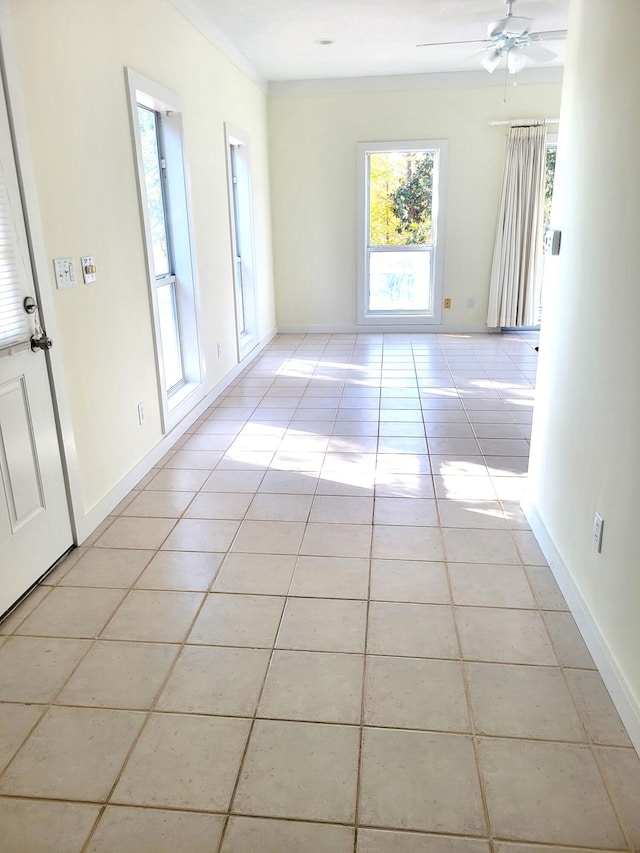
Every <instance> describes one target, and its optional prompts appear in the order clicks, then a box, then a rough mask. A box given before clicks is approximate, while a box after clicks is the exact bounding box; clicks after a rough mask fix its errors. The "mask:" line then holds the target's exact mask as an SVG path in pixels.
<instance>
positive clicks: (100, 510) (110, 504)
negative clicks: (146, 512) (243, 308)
mask: <svg viewBox="0 0 640 853" xmlns="http://www.w3.org/2000/svg"><path fill="white" fill-rule="evenodd" d="M277 334H278V330H277V329H276V328H273V329H271V331H270V332H268V333H267V334H266V335H265V336H264V337H263V338H261V339H260V341H259V343H258V344H257V346H256V347H255V348H254V349H253V350H252V351H251V352H250V353H249V355H248V356H247V357H246V358H245V359H244V360H243V361H241V362H240V363H239V364H236V365H235V366H234V367H232V368H231V370H230V371H229V372H228V373H227V374H226V375H225V376H224V377H223V378H222V379H221V380H220V382H218V383H217V385H215V386H214V387H213V388H212V389H211V391H209V392H208V393H207V394H206V395H205V396H204V397H203V399H202V400H200V402H199V403H197V404H196V405H195V406H194V408H193V409H192V410H191V411H190V412H189V413H188V414H187V415H185V417H184V418H183V419H182V420H181V421H180V423H179V424H177V425H176V426H175V427H174V428H173V429H172V430H171V432H169V433H167V435H165V436H163V437H162V438H161V439H160V441H159V442H158V444H156V446H155V447H154V448H153V449H152V450H150V451H149V453H147V454H146V456H144V457H143V458H142V459H141V460H140V461H139V462H138V463H137V464H136V465H134V466H133V468H132V469H131V470H130V471H129V472H128V473H127V474H125V476H124V477H123V478H122V479H121V480H120V481H119V482H118V483H117V484H116V485H115V486H114V487H113V488H112V489H111V491H109V492H108V493H107V494H106V495H105V496H104V497H103V498H102V499H101V500H100V501H98V503H97V504H96V505H95V506H94V507H92V508H91V509H90V510H89V511H88V512H87V513H86V515H85V516H84V519H82V520H81V527H80V528H79V529H81V530H82V532H83V533H84V536H83V537H82V539H83V540H84V539H86V538H87V537H88V536H89V535H90V534H91V533H93V531H94V530H95V529H96V527H97V526H98V525H99V524H101V523H102V522H103V521H104V520H105V518H106V517H107V516H108V515H110V513H111V512H112V511H113V510H114V508H115V507H117V506H118V504H119V503H120V501H122V500H123V499H124V498H125V497H126V496H127V495H128V494H129V492H130V491H131V489H133V488H134V486H135V485H136V483H139V482H140V480H141V479H142V478H143V477H144V476H145V475H146V474H148V473H149V471H150V470H151V469H152V468H153V467H154V466H155V465H156V464H157V462H158V461H159V460H160V459H162V457H163V456H164V455H165V453H168V452H169V450H171V448H172V447H173V445H174V444H175V442H176V441H177V440H178V439H179V438H181V437H182V436H183V435H184V433H185V432H186V431H187V430H188V429H189V427H190V426H191V425H192V424H193V423H194V421H197V420H198V418H199V417H201V416H202V414H203V413H204V412H206V410H207V409H208V408H209V406H210V405H211V404H212V403H213V402H214V401H215V400H216V398H217V397H219V396H220V394H222V392H223V391H225V390H226V389H227V388H228V387H229V385H230V384H231V383H232V382H233V381H234V379H236V378H237V377H238V376H239V375H240V374H241V373H242V371H243V370H244V369H245V368H246V367H247V366H248V365H249V364H251V362H252V361H253V360H254V359H255V358H257V356H258V355H260V353H261V352H262V350H263V349H264V348H265V347H266V346H268V344H269V343H270V342H271V341H272V340H273V339H274V338H275V336H276V335H277Z"/></svg>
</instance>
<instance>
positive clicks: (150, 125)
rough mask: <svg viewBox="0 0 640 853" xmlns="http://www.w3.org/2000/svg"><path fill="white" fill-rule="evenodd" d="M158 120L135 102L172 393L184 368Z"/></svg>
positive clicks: (166, 384)
mask: <svg viewBox="0 0 640 853" xmlns="http://www.w3.org/2000/svg"><path fill="white" fill-rule="evenodd" d="M161 122H162V117H161V114H160V113H159V112H156V111H155V110H150V109H148V108H147V107H141V106H138V127H139V130H140V142H141V145H142V164H143V166H144V183H145V188H146V191H147V192H146V196H147V199H146V200H147V214H148V216H149V230H150V237H151V247H152V250H153V272H154V279H155V286H156V299H157V304H158V319H159V326H160V342H161V346H162V368H163V375H164V389H165V391H166V392H167V394H171V392H172V391H174V390H175V389H177V388H178V387H179V386H180V385H182V384H183V383H184V370H183V367H182V353H181V349H180V322H179V318H178V307H177V303H176V277H175V275H174V273H173V259H172V256H171V249H170V240H169V224H168V215H167V213H168V211H167V199H166V196H167V193H166V190H165V180H166V162H167V161H166V159H165V158H164V157H163V156H162V153H161V147H160V145H161V137H160V133H159V130H160V127H161Z"/></svg>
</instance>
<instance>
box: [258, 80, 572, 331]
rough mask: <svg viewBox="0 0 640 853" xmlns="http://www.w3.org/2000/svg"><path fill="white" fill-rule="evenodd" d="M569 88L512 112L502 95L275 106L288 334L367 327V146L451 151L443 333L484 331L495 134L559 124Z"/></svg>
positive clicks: (529, 96) (408, 94)
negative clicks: (363, 300) (360, 173)
mask: <svg viewBox="0 0 640 853" xmlns="http://www.w3.org/2000/svg"><path fill="white" fill-rule="evenodd" d="M560 88H561V87H560V84H546V85H535V86H533V85H531V86H518V88H516V89H513V88H510V89H509V92H508V103H507V104H506V105H503V104H502V89H501V88H499V87H495V86H487V87H480V88H459V89H451V88H442V89H425V90H423V91H404V92H402V91H396V92H365V93H362V92H361V93H350V94H348V93H345V94H327V95H306V96H305V95H291V96H279V97H272V98H270V99H269V134H270V136H269V138H270V149H271V183H272V199H273V201H272V209H273V227H274V255H275V259H276V266H275V273H276V288H277V313H278V324H279V326H280V327H281V328H282V327H288V326H314V325H315V326H322V325H329V326H337V327H340V326H349V325H351V324H354V323H356V297H357V291H356V264H357V252H356V245H357V239H356V238H357V193H356V144H357V143H358V142H376V141H390V140H412V139H447V140H448V143H449V168H448V190H447V216H446V230H445V258H444V296H445V297H450V298H451V299H452V307H451V309H450V310H447V311H444V312H443V324H445V328H446V326H448V327H450V328H472V327H475V328H484V326H485V321H486V313H487V301H488V284H489V275H490V271H491V257H492V251H493V240H494V236H495V225H496V218H497V214H498V206H499V198H500V189H501V184H502V170H503V164H504V150H505V137H506V129H505V128H504V127H489V125H488V122H489V121H490V120H492V119H499V118H503V117H505V118H514V117H521V118H530V117H534V116H541V117H548V118H555V117H557V115H558V111H559V106H560ZM469 296H473V297H474V298H475V308H474V309H467V308H466V307H465V306H466V300H467V297H469Z"/></svg>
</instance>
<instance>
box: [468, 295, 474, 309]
mask: <svg viewBox="0 0 640 853" xmlns="http://www.w3.org/2000/svg"><path fill="white" fill-rule="evenodd" d="M475 307H476V299H475V296H467V308H475Z"/></svg>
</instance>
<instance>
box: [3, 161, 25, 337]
mask: <svg viewBox="0 0 640 853" xmlns="http://www.w3.org/2000/svg"><path fill="white" fill-rule="evenodd" d="M21 263H22V259H21V258H20V256H19V253H18V247H17V234H16V227H15V222H14V218H13V211H12V209H11V203H10V201H9V195H8V193H7V187H6V182H5V176H4V170H3V169H2V164H1V163H0V349H4V348H5V347H10V346H13V345H14V344H18V343H21V342H22V341H27V340H29V337H30V336H31V326H30V318H29V315H28V314H27V313H26V312H25V310H24V307H23V305H22V303H23V300H24V297H25V293H24V288H23V286H22V282H21V280H20V278H21V276H20V265H21Z"/></svg>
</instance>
